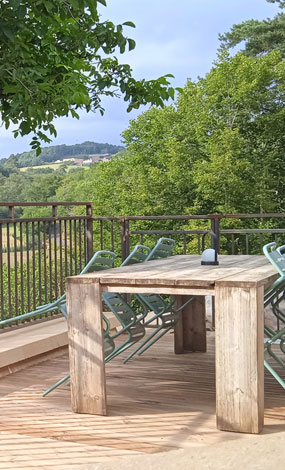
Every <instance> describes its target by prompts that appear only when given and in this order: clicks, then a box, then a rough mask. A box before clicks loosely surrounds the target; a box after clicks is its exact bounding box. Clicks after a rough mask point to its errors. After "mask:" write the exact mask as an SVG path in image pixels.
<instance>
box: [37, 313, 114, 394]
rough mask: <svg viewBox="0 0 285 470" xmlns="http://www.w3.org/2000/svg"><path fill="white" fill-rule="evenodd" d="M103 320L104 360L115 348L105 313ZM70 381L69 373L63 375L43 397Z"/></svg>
mask: <svg viewBox="0 0 285 470" xmlns="http://www.w3.org/2000/svg"><path fill="white" fill-rule="evenodd" d="M103 321H104V323H105V325H106V327H105V328H104V353H105V360H106V357H108V356H110V355H111V354H112V352H113V351H114V349H115V343H114V340H113V339H112V338H111V336H110V322H109V320H108V318H106V316H105V315H103ZM69 381H70V374H67V375H65V376H64V377H63V378H62V379H60V380H58V381H57V382H56V383H55V384H53V385H52V386H51V387H49V388H48V389H47V390H46V391H45V392H44V393H43V397H46V396H47V395H48V394H49V393H50V392H52V391H53V390H55V389H56V388H57V387H59V386H60V385H63V384H64V383H65V384H66V385H69V383H70V382H69Z"/></svg>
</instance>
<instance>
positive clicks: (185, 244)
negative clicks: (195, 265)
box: [183, 233, 187, 255]
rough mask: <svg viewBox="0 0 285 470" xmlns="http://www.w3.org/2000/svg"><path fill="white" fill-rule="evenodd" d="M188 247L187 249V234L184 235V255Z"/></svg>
mask: <svg viewBox="0 0 285 470" xmlns="http://www.w3.org/2000/svg"><path fill="white" fill-rule="evenodd" d="M186 247H187V243H186V233H184V235H183V254H184V255H186Z"/></svg>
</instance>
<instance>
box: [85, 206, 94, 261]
mask: <svg viewBox="0 0 285 470" xmlns="http://www.w3.org/2000/svg"><path fill="white" fill-rule="evenodd" d="M86 217H87V220H86V242H87V245H86V248H87V259H86V262H87V261H89V260H90V259H91V257H92V256H93V251H94V247H93V219H92V204H87V205H86Z"/></svg>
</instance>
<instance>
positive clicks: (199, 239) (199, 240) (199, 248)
mask: <svg viewBox="0 0 285 470" xmlns="http://www.w3.org/2000/svg"><path fill="white" fill-rule="evenodd" d="M200 254H201V235H200V233H198V255H200Z"/></svg>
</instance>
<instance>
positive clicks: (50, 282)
mask: <svg viewBox="0 0 285 470" xmlns="http://www.w3.org/2000/svg"><path fill="white" fill-rule="evenodd" d="M48 254H49V301H50V302H51V301H52V300H53V293H52V246H51V222H49V223H48Z"/></svg>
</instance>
